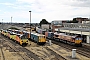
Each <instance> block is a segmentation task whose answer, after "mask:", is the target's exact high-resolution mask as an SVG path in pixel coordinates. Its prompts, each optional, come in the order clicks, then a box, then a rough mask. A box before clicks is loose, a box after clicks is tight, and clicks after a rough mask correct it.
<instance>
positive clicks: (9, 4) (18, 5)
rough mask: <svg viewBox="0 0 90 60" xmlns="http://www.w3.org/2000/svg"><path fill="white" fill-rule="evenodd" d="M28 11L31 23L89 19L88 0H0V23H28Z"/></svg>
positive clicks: (89, 7) (89, 4)
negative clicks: (80, 18) (78, 18)
mask: <svg viewBox="0 0 90 60" xmlns="http://www.w3.org/2000/svg"><path fill="white" fill-rule="evenodd" d="M29 10H31V11H32V12H31V22H32V23H39V22H40V21H41V20H42V19H46V20H47V21H48V22H51V21H53V20H72V19H73V18H75V17H85V18H90V0H0V21H1V22H2V19H3V22H11V16H12V22H18V23H20V22H21V23H28V22H29V19H30V17H29V16H30V13H29Z"/></svg>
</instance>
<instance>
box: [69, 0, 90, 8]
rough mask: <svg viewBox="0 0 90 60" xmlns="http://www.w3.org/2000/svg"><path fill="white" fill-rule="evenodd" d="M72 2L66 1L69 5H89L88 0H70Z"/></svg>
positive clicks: (89, 0)
mask: <svg viewBox="0 0 90 60" xmlns="http://www.w3.org/2000/svg"><path fill="white" fill-rule="evenodd" d="M72 1H73V2H70V3H68V5H70V6H75V7H90V0H72Z"/></svg>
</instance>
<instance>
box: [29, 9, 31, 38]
mask: <svg viewBox="0 0 90 60" xmlns="http://www.w3.org/2000/svg"><path fill="white" fill-rule="evenodd" d="M29 12H30V39H31V11H29Z"/></svg>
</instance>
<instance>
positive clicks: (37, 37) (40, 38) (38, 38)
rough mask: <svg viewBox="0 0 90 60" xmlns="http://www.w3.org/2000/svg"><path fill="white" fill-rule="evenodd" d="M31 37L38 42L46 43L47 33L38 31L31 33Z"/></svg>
mask: <svg viewBox="0 0 90 60" xmlns="http://www.w3.org/2000/svg"><path fill="white" fill-rule="evenodd" d="M31 39H32V40H33V41H35V42H36V43H37V44H42V45H44V44H45V43H46V37H45V35H42V34H38V33H31Z"/></svg>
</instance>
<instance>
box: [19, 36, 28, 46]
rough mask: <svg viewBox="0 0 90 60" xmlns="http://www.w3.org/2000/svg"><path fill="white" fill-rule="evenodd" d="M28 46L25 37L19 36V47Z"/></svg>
mask: <svg viewBox="0 0 90 60" xmlns="http://www.w3.org/2000/svg"><path fill="white" fill-rule="evenodd" d="M27 44H28V39H27V38H26V36H25V35H20V45H22V46H26V45H27Z"/></svg>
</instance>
